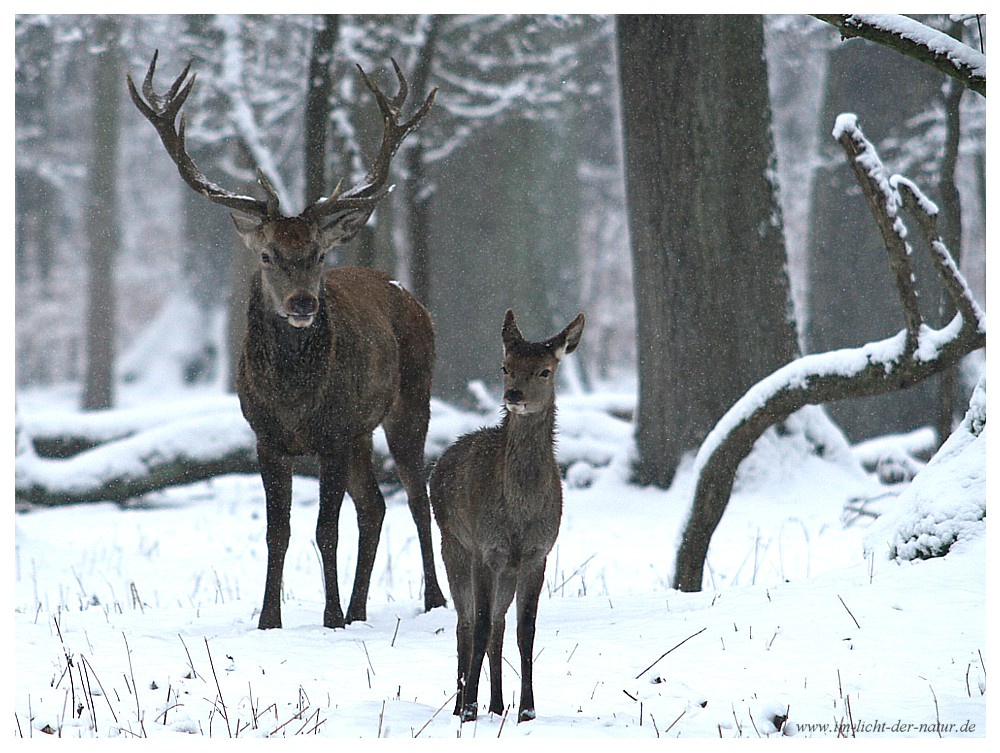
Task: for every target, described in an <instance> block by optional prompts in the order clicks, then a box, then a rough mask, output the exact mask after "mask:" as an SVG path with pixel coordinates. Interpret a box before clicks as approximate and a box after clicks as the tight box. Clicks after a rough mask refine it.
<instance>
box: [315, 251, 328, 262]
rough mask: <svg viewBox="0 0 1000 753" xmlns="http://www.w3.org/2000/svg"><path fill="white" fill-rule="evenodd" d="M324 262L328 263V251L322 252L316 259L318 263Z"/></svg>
mask: <svg viewBox="0 0 1000 753" xmlns="http://www.w3.org/2000/svg"><path fill="white" fill-rule="evenodd" d="M324 261H326V251H320V252H319V255H318V256H317V257H316V263H317V264H322V263H323V262H324Z"/></svg>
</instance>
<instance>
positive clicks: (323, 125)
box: [303, 15, 340, 206]
mask: <svg viewBox="0 0 1000 753" xmlns="http://www.w3.org/2000/svg"><path fill="white" fill-rule="evenodd" d="M339 33H340V17H339V16H330V15H324V16H317V17H316V20H315V25H314V28H313V38H312V53H311V54H310V56H309V79H308V81H307V83H306V109H305V126H304V129H303V130H304V147H305V148H304V154H303V160H304V162H303V164H304V165H305V197H304V198H305V201H304V203H303V206H309V205H310V204H312V203H313V202H314V201H316V200H317V199H319V198H321V197H323V196H326V195H328V193H329V191H330V190H331V189H332V188H333V187H332V186H328V185H327V177H326V145H327V132H328V131H329V122H330V95H331V94H332V92H333V79H332V77H331V75H330V65H331V63H332V62H333V51H334V47H335V46H336V44H337V36H338V35H339Z"/></svg>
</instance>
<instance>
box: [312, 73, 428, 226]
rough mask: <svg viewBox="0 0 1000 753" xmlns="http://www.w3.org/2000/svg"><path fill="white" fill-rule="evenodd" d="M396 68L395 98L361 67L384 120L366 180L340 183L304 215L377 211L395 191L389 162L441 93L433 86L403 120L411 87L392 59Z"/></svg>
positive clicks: (363, 77)
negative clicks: (389, 182)
mask: <svg viewBox="0 0 1000 753" xmlns="http://www.w3.org/2000/svg"><path fill="white" fill-rule="evenodd" d="M390 60H392V58H390ZM392 67H393V68H394V69H395V71H396V78H397V79H398V80H399V91H398V92H396V96H395V97H393V98H392V99H390V98H389V97H387V96H386V94H385V92H383V91H382V90H381V89H380V88H379V87H378V84H376V83H375V82H374V81H373V80H372V79H371V78H370V77H369V76H368V74H367V73H365V72H364V69H363V68H362V67H361V66H360V65H359V66H358V71H359V72H360V73H361V78H362V79H363V80H364V82H365V85H366V86H367V87H368V89H369V91H371V93H372V94H373V95H374V96H375V101H376V102H377V103H378V107H379V110H380V111H381V113H382V119H383V123H384V125H383V131H382V144H381V146H380V147H379V151H378V155H377V156H376V158H375V161H374V162H373V163H372V166H371V168H370V169H369V170H368V174H367V175H366V176H365V178H364V180H362V181H361V182H360V183H358V184H357V185H355V186H353V187H352V188H349V189H348V190H347V191H344V192H343V193H342V194H341V193H340V192H339V188H340V184H339V183H338V184H337V188H336V189H334V192H333V194H331V195H330V197H329V198H326V199H319V200H318V201H316V202H314V203H313V204H310V205H309V206H308V207H306V209H305V210H304V211H303V212H302V214H301V216H302V217H311V218H319V217H325V216H328V215H331V214H337V213H340V212H344V211H349V210H354V209H363V208H366V207H368V206H369V205H370V206H371V208H372V210H374V208H375V204H376V203H377V202H378V201H379V200H380V199H381V198H382V197H383V196H385V195H386V194H387V193H389V191H391V190H392V187H391V186H386V180H387V179H388V177H389V164H390V163H391V162H392V158H393V155H395V153H396V150H397V149H399V145H400V144H401V143H403V139H405V138H406V136H407V134H409V133H410V131H412V130H413V129H414V128H416V127H417V125H419V123H420V121H421V120H423V119H424V117H425V116H426V115H427V113H428V112H429V111H430V109H431V105H432V104H434V96H435V94H437V89H433V90H432V91H431V93H430V94H428V95H427V99H426V100H424V103H423V104H422V105H421V106H420V108H419V109H418V110H417V112H416V113H415V114H414V115H413V117H412V118H410V119H409V120H407V121H404V122H403V123H400V122H399V113H400V110H401V109H402V107H403V103H404V102H405V101H406V97H407V95H408V94H409V86H408V85H407V83H406V78H405V77H404V76H403V72H402V71H401V70H400V68H399V65H397V63H396V61H395V60H392Z"/></svg>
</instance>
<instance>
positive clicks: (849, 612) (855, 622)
mask: <svg viewBox="0 0 1000 753" xmlns="http://www.w3.org/2000/svg"><path fill="white" fill-rule="evenodd" d="M837 598H838V599H840V594H837ZM840 603H841V604H844V600H843V599H840ZM844 609H847V613H848V614H849V615H851V619H852V620H854V624H855V625H857V626H858V629H859V630H860V629H861V625H859V624H858V620H857V618H856V617H855V616H854V613H853V612H852V611H851V610H850V609H848V607H847V605H846V604H844Z"/></svg>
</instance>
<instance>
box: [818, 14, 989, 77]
mask: <svg viewBox="0 0 1000 753" xmlns="http://www.w3.org/2000/svg"><path fill="white" fill-rule="evenodd" d="M812 15H813V18H817V19H819V20H820V21H824V22H826V23H828V24H830V25H831V26H835V27H837V29H838V30H839V31H840V36H841V37H842V38H845V39H846V38H848V37H860V38H862V39H867V40H868V41H870V42H876V43H877V44H881V45H884V46H886V47H889V48H891V49H893V50H896V51H897V52H901V53H902V54H904V55H906V56H908V57H911V58H915V59H916V60H919V61H920V62H922V63H924V64H925V65H929V66H930V67H932V68H934V69H936V70H938V71H940V72H941V73H944V74H945V75H947V76H951V77H952V78H953V79H955V80H956V81H958V82H959V83H960V84H962V86H964V87H966V88H968V89H971V90H972V91H974V92H976V93H977V94H981V95H982V96H984V97H985V96H986V56H985V55H983V54H982V53H980V52H977V51H976V50H974V49H972V48H971V47H969V46H968V45H966V44H963V43H962V42H959V41H957V40H955V39H953V38H951V37H950V36H948V35H947V34H945V33H944V32H942V31H937V30H936V29H932V28H931V27H929V26H925V25H924V24H922V23H919V22H917V21H914V20H913V19H911V18H907V17H906V16H890V15H865V14H862V13H854V14H819V13H814V14H812Z"/></svg>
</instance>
